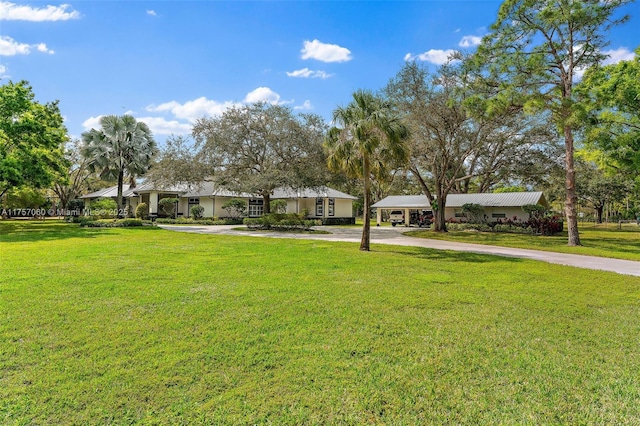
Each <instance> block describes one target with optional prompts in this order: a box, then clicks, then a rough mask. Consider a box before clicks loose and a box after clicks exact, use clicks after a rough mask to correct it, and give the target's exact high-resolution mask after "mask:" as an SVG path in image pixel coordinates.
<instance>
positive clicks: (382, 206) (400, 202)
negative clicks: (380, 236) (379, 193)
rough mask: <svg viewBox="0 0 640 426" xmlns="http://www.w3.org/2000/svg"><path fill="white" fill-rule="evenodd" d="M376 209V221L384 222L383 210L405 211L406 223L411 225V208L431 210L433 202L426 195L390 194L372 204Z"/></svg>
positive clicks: (378, 223) (378, 222) (378, 224)
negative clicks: (430, 202)
mask: <svg viewBox="0 0 640 426" xmlns="http://www.w3.org/2000/svg"><path fill="white" fill-rule="evenodd" d="M371 207H372V208H374V209H376V223H377V226H380V224H381V223H382V211H383V210H402V211H404V225H405V226H409V224H410V220H411V214H410V213H411V210H428V211H431V204H429V201H427V197H426V195H390V196H388V197H386V198H385V199H383V200H380V201H378V202H377V203H375V204H374V205H372V206H371Z"/></svg>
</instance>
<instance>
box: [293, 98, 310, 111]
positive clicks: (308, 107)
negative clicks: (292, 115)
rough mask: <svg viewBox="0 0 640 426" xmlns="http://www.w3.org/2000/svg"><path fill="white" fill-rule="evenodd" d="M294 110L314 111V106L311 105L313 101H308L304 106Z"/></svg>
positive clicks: (296, 107)
mask: <svg viewBox="0 0 640 426" xmlns="http://www.w3.org/2000/svg"><path fill="white" fill-rule="evenodd" d="M293 109H295V110H309V109H313V105H311V101H309V100H308V99H307V100H306V101H304V102H303V104H302V105H297V106H294V107H293Z"/></svg>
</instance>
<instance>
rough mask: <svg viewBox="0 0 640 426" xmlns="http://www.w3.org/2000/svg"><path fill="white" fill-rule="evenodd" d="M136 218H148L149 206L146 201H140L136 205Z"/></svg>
mask: <svg viewBox="0 0 640 426" xmlns="http://www.w3.org/2000/svg"><path fill="white" fill-rule="evenodd" d="M136 218H138V219H148V218H149V206H148V205H147V203H140V204H138V205H137V206H136Z"/></svg>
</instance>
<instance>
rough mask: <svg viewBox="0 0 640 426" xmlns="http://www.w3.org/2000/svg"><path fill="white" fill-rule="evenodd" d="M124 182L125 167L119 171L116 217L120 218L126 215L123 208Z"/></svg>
mask: <svg viewBox="0 0 640 426" xmlns="http://www.w3.org/2000/svg"><path fill="white" fill-rule="evenodd" d="M123 182H124V169H120V172H119V173H118V197H117V200H116V202H117V203H118V211H117V212H116V213H117V215H116V217H118V218H122V217H124V215H123V214H122V213H123V208H122V185H123Z"/></svg>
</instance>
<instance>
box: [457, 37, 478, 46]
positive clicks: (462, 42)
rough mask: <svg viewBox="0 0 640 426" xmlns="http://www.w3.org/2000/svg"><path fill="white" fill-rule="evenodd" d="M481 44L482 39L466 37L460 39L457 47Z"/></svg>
mask: <svg viewBox="0 0 640 426" xmlns="http://www.w3.org/2000/svg"><path fill="white" fill-rule="evenodd" d="M481 42H482V37H478V36H473V35H466V36H463V37H462V39H461V40H460V43H458V46H460V47H472V46H478V45H479V44H480V43H481Z"/></svg>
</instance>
